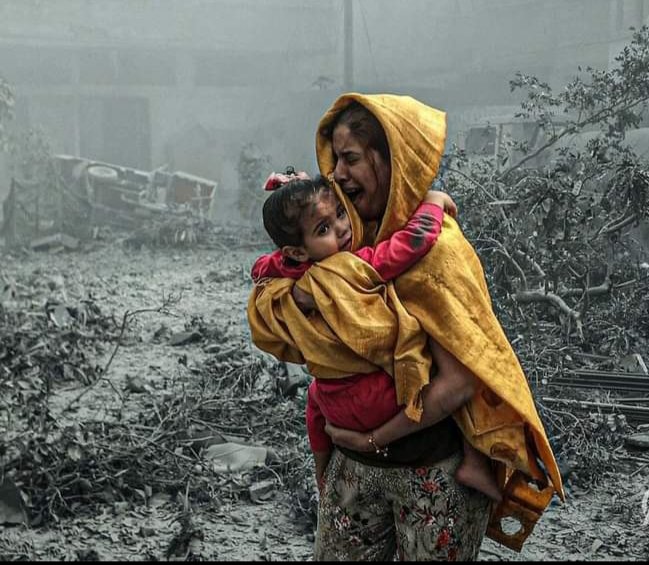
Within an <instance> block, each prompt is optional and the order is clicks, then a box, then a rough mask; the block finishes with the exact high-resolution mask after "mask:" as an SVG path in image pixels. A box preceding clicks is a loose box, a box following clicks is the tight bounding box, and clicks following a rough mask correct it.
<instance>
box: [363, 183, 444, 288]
mask: <svg viewBox="0 0 649 565" xmlns="http://www.w3.org/2000/svg"><path fill="white" fill-rule="evenodd" d="M446 199H448V201H450V203H451V204H453V206H455V204H454V203H453V200H452V199H451V197H450V196H448V195H447V194H445V193H443V192H437V191H429V192H428V193H427V194H426V196H425V198H424V200H423V202H422V203H421V204H420V205H419V206H418V207H417V209H416V210H415V213H414V214H413V215H412V216H411V218H410V219H409V220H408V223H407V224H406V225H405V226H404V227H403V229H400V230H397V231H395V232H394V233H393V234H392V235H391V236H390V237H389V238H388V239H386V240H385V241H381V242H380V243H377V244H376V245H375V246H374V247H362V248H360V249H358V250H356V251H355V252H354V254H355V255H356V256H357V257H360V258H361V259H362V260H363V261H365V262H366V263H369V264H370V265H371V266H372V267H373V268H374V270H375V271H376V272H377V273H378V274H379V276H380V277H381V278H382V279H383V280H384V281H386V282H387V281H391V280H394V279H396V278H397V277H398V276H400V275H401V274H403V273H404V272H405V271H407V270H408V269H409V268H410V267H412V266H413V265H414V264H415V263H416V262H417V261H419V259H421V258H422V257H423V256H424V255H426V254H427V253H428V252H429V251H430V249H431V247H433V245H435V242H436V241H437V238H438V237H439V234H440V232H441V231H442V220H443V219H444V208H445V206H446V204H447V201H446ZM449 210H451V208H449Z"/></svg>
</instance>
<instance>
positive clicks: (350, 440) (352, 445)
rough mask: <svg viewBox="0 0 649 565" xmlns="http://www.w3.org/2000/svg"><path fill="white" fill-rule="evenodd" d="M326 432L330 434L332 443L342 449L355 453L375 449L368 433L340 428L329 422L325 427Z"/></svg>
mask: <svg viewBox="0 0 649 565" xmlns="http://www.w3.org/2000/svg"><path fill="white" fill-rule="evenodd" d="M325 432H327V433H328V434H329V436H330V437H331V441H333V442H334V444H336V445H339V446H340V447H346V448H347V449H351V450H353V451H365V452H371V451H374V447H373V446H372V444H371V443H370V441H369V437H370V434H369V433H367V432H355V431H353V430H346V429H344V428H338V427H336V426H334V425H333V424H330V423H329V422H327V425H326V426H325Z"/></svg>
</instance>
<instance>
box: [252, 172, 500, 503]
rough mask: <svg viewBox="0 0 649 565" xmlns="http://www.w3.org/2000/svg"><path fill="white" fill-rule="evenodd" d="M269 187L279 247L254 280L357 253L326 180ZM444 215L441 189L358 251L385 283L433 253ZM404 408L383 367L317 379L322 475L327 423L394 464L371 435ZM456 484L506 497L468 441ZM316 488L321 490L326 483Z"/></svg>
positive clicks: (316, 446)
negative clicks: (364, 438)
mask: <svg viewBox="0 0 649 565" xmlns="http://www.w3.org/2000/svg"><path fill="white" fill-rule="evenodd" d="M265 188H266V190H272V191H273V192H272V194H271V195H270V196H269V197H268V198H267V199H266V201H265V202H264V207H263V222H264V227H265V229H266V231H267V232H268V235H269V236H270V238H271V239H272V240H273V242H274V243H275V244H276V245H277V247H278V249H277V250H276V251H275V252H273V253H271V254H269V255H264V256H262V257H260V258H259V259H258V260H257V261H256V262H255V264H254V266H253V268H252V278H253V280H254V281H255V283H256V284H261V283H262V281H263V279H265V278H269V277H270V278H277V277H287V278H292V279H298V278H300V277H301V276H302V275H303V274H304V273H305V272H306V271H307V269H308V268H309V267H310V266H311V265H312V264H313V262H316V261H322V260H324V259H326V258H328V257H330V256H332V255H333V254H335V253H338V252H343V251H351V244H352V231H351V224H350V219H349V217H348V216H347V213H346V210H345V208H344V206H343V204H342V203H341V202H340V201H339V200H338V198H337V197H336V195H335V193H334V191H333V190H332V189H331V187H330V186H329V184H328V182H327V181H326V179H325V178H324V177H321V176H317V177H316V178H314V179H313V180H311V179H309V178H308V177H307V176H306V175H305V174H304V173H299V174H295V173H294V172H293V171H292V170H287V174H285V175H277V174H273V175H271V176H270V177H269V179H268V180H267V181H266V184H265ZM445 210H446V211H447V212H448V213H449V214H451V215H452V216H455V214H456V208H455V204H454V203H453V201H452V199H451V198H450V197H449V196H448V195H447V194H445V193H443V192H437V191H429V192H428V193H427V195H426V197H425V198H424V201H423V202H422V203H421V204H420V205H419V207H418V208H417V209H416V211H415V213H414V214H413V216H412V217H411V218H410V220H409V221H408V223H407V224H406V226H405V227H404V228H403V229H402V230H398V231H396V232H395V233H394V234H393V235H392V236H391V237H390V238H389V239H387V240H385V241H383V242H381V243H379V244H377V245H376V246H375V247H363V248H360V249H358V250H356V251H354V252H353V254H354V255H356V256H357V257H359V258H360V259H362V260H363V261H365V262H367V263H369V264H370V265H371V266H372V267H373V269H374V270H375V271H376V272H377V273H378V275H379V276H380V277H381V279H382V280H383V281H384V282H386V283H387V282H389V281H391V280H393V279H395V278H396V277H398V276H399V275H401V274H402V273H403V272H405V271H406V270H407V269H408V268H409V267H411V266H412V265H413V264H415V263H416V262H417V261H418V260H419V259H420V258H422V257H423V256H424V255H426V254H427V253H428V251H429V250H430V249H431V247H432V246H433V245H434V244H435V241H436V240H437V237H438V236H439V234H440V231H441V225H442V219H443V215H444V211H445ZM295 290H297V288H294V291H295ZM308 299H309V295H306V293H302V295H301V296H300V295H297V296H296V302H297V303H298V305H300V307H301V308H303V309H304V310H307V311H308V309H309V307H311V308H312V307H314V306H315V305H314V304H313V302H312V301H310V302H309V300H308ZM369 360H370V361H372V359H369ZM401 409H402V407H401V406H399V404H398V403H397V395H396V390H395V381H394V378H393V377H392V376H390V375H389V374H388V373H387V372H385V371H383V370H379V371H375V372H372V373H362V374H355V375H350V376H349V377H343V378H338V379H319V378H316V379H314V380H313V381H312V383H311V385H310V386H309V389H308V393H307V407H306V420H307V432H308V436H309V441H310V444H311V449H312V451H313V454H314V460H315V464H316V477H318V478H319V479H321V478H322V477H323V476H324V470H325V468H326V465H327V463H328V461H329V457H330V454H331V450H332V448H333V445H332V442H331V439H330V437H329V436H328V435H327V433H326V432H325V430H324V428H325V425H326V422H327V421H329V422H330V423H332V424H334V425H335V426H339V427H342V428H348V429H354V430H358V431H362V432H370V433H369V437H368V441H369V443H370V444H371V445H372V446H373V447H374V449H375V451H376V453H377V454H378V455H380V456H381V457H385V458H386V460H388V459H389V451H388V447H387V446H386V447H379V446H378V445H376V443H375V441H374V437H373V435H372V433H371V431H372V430H373V429H375V428H376V427H378V426H379V425H381V424H383V423H384V422H386V421H387V420H389V419H390V418H392V417H393V416H394V415H395V414H397V413H398V412H399V411H400V410H401ZM456 479H457V480H458V482H461V483H463V484H465V485H467V486H471V487H473V488H476V489H477V490H480V491H482V492H484V493H485V494H487V495H488V496H489V497H491V498H492V499H494V500H500V498H501V494H500V492H499V490H498V487H497V485H496V482H495V479H494V477H493V475H492V471H491V467H490V465H489V461H488V459H487V457H485V456H484V455H483V454H481V453H480V452H478V451H477V450H475V449H474V448H473V447H472V446H470V445H469V444H468V443H467V442H464V460H463V462H462V464H461V465H460V466H459V467H458V469H457V472H456ZM318 486H319V487H320V488H321V487H322V484H321V480H319V481H318Z"/></svg>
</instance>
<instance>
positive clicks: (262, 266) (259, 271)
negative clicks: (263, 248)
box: [250, 249, 311, 282]
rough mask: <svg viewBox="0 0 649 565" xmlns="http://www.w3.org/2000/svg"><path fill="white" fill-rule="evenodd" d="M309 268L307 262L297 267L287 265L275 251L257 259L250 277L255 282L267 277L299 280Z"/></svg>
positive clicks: (309, 264) (278, 251)
mask: <svg viewBox="0 0 649 565" xmlns="http://www.w3.org/2000/svg"><path fill="white" fill-rule="evenodd" d="M310 266H311V263H310V262H308V261H307V262H305V263H298V264H297V265H287V264H286V263H285V261H284V257H283V256H282V252H281V251H280V250H279V249H276V250H275V251H273V252H272V253H268V254H266V255H262V256H261V257H259V259H257V260H256V261H255V264H254V265H253V266H252V270H251V272H250V275H251V276H252V280H253V281H255V282H257V281H259V280H260V279H263V278H268V277H270V278H273V279H283V278H288V279H299V278H300V277H301V276H302V275H303V274H304V273H306V272H307V270H308V268H309V267H310Z"/></svg>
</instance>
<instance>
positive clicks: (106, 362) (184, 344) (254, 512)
mask: <svg viewBox="0 0 649 565" xmlns="http://www.w3.org/2000/svg"><path fill="white" fill-rule="evenodd" d="M259 252H260V250H259V249H258V248H257V249H255V248H254V247H251V246H248V248H246V247H245V246H243V245H239V244H238V243H237V241H236V239H228V238H227V237H224V238H223V239H222V241H221V243H220V244H219V245H208V246H204V247H202V248H199V247H194V248H192V249H182V248H168V249H162V250H151V249H147V248H141V249H133V248H127V247H124V246H123V245H120V244H119V242H117V243H116V242H115V241H112V240H110V239H107V240H104V241H96V242H94V243H92V244H91V245H89V246H86V247H85V248H84V249H83V250H81V251H77V252H60V253H32V252H26V251H21V252H13V253H9V252H6V251H4V252H0V275H1V277H2V279H1V281H0V282H1V283H2V289H3V294H2V309H0V321H1V322H2V324H1V325H0V331H1V332H2V333H1V334H0V339H1V340H2V341H3V344H2V346H0V371H1V370H4V372H2V374H0V378H1V379H2V387H3V392H2V404H1V405H0V429H1V430H2V436H3V438H4V439H3V440H2V453H1V456H2V465H3V466H2V469H3V478H4V479H10V480H5V482H4V483H3V485H2V489H1V490H0V516H1V517H2V518H3V521H4V522H5V525H4V526H2V527H1V528H2V529H1V531H0V557H2V558H3V559H4V560H19V559H22V560H46V559H51V560H222V561H226V560H227V561H245V560H251V561H264V560H273V561H308V560H310V559H311V550H312V542H313V519H314V516H313V511H314V509H315V489H314V487H313V480H312V474H311V473H312V469H311V460H310V458H309V455H308V446H307V443H306V437H305V431H304V423H303V417H302V415H303V406H304V390H305V384H306V382H307V379H306V378H304V375H303V374H302V373H301V372H300V371H299V370H297V371H296V370H295V368H289V369H287V368H286V367H285V366H283V365H281V364H279V363H276V362H275V361H274V360H273V359H272V358H269V357H268V356H266V355H264V354H262V353H261V352H259V351H258V350H256V349H255V348H254V347H253V346H251V344H250V340H249V332H248V328H247V323H246V316H245V304H246V301H247V297H248V294H249V291H250V288H251V281H250V278H249V276H248V273H249V270H250V266H251V264H252V261H253V260H254V258H255V257H256V256H257V255H258V254H259ZM3 355H4V357H3ZM19 360H20V363H19ZM236 446H239V448H241V449H240V451H236V449H235V450H234V451H233V450H232V449H230V450H228V448H233V447H236ZM647 464H649V457H648V456H647V454H646V452H645V453H644V454H643V453H642V452H640V453H635V454H630V453H629V452H627V450H626V449H625V447H624V446H623V445H619V446H617V447H612V448H611V452H610V465H609V466H608V467H607V468H606V470H603V471H602V472H601V473H600V476H599V477H598V479H599V480H598V481H597V482H596V483H594V484H593V482H592V481H591V482H589V483H588V482H587V483H585V484H584V483H583V482H579V481H576V480H575V481H574V483H573V482H572V481H569V484H568V488H567V492H568V500H567V501H566V503H565V504H560V503H558V502H556V501H555V502H553V503H552V506H551V507H550V508H549V510H548V511H547V512H546V514H545V515H544V516H543V518H542V519H541V521H540V522H539V524H538V525H537V527H536V529H535V531H534V532H533V534H532V535H531V537H530V538H529V540H528V542H527V544H526V546H525V547H524V549H523V551H522V552H521V553H520V554H518V553H515V552H512V551H510V550H508V549H506V548H503V547H502V546H499V545H497V544H495V543H493V542H492V541H490V540H486V541H485V543H484V544H483V549H482V553H481V559H483V560H557V561H564V560H584V561H598V560H643V561H644V560H646V559H647V558H648V557H649V535H648V534H649V509H647V507H646V503H647V500H646V497H645V493H646V492H647V489H649V470H648V469H649V466H647ZM643 497H644V507H643ZM25 521H29V523H30V526H27V525H26V524H25V523H21V522H25Z"/></svg>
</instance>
